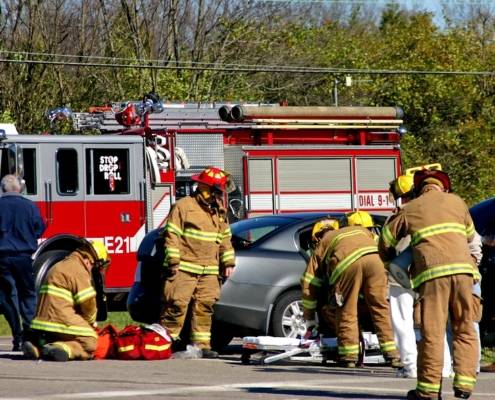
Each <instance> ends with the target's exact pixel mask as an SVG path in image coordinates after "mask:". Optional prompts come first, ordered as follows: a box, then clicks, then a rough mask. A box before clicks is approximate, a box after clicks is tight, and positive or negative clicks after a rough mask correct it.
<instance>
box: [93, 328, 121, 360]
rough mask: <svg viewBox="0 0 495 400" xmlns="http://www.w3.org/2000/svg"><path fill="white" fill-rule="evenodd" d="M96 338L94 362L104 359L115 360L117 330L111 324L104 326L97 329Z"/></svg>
mask: <svg viewBox="0 0 495 400" xmlns="http://www.w3.org/2000/svg"><path fill="white" fill-rule="evenodd" d="M97 333H98V337H97V341H96V350H95V353H94V355H93V357H94V359H95V360H104V359H106V358H117V343H116V338H117V329H116V328H115V326H113V325H112V324H108V325H105V326H104V327H103V328H101V329H97Z"/></svg>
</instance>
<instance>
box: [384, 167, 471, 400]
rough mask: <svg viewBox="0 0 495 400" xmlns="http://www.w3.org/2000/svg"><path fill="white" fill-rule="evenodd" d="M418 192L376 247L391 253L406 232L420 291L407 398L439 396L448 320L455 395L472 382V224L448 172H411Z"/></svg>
mask: <svg viewBox="0 0 495 400" xmlns="http://www.w3.org/2000/svg"><path fill="white" fill-rule="evenodd" d="M414 188H415V192H416V194H417V198H415V199H414V200H412V201H410V202H409V203H407V204H406V205H405V206H404V207H403V208H402V209H401V210H400V211H399V212H398V214H397V215H396V216H395V217H394V218H393V219H392V220H391V221H390V222H389V223H388V224H387V225H385V227H384V228H383V232H382V235H381V237H380V244H379V245H380V249H381V253H382V254H383V256H384V257H385V259H391V258H393V257H394V255H395V247H396V246H397V244H398V241H399V240H400V239H402V238H403V237H405V236H407V235H410V236H411V246H412V251H413V260H414V263H413V265H412V271H410V273H411V277H412V279H411V282H412V287H413V288H414V289H415V290H416V291H417V292H418V295H419V306H420V307H419V310H420V322H421V340H420V342H419V345H418V379H417V385H416V389H415V390H411V391H409V392H408V394H407V398H408V399H409V400H414V399H439V398H441V383H442V358H443V343H444V337H445V332H446V325H447V320H448V317H449V314H450V320H451V324H452V330H453V349H454V371H455V376H454V382H453V386H454V395H455V396H456V397H458V398H463V399H467V398H469V397H470V395H471V393H472V391H473V389H474V386H475V383H476V362H477V338H476V333H475V331H474V328H473V319H474V312H475V310H474V308H475V307H474V301H473V295H472V287H473V281H474V280H478V279H479V278H480V275H479V272H478V270H477V268H476V266H475V264H474V261H473V258H472V257H471V255H470V250H469V246H468V242H471V241H472V240H473V238H474V232H475V231H474V225H473V221H472V219H471V216H470V215H469V211H468V208H467V206H466V204H465V203H464V201H463V200H462V199H461V198H459V197H458V196H456V195H454V194H452V193H449V192H450V191H451V185H450V179H449V176H448V175H447V174H446V173H445V172H443V171H439V170H420V171H417V172H416V173H415V174H414Z"/></svg>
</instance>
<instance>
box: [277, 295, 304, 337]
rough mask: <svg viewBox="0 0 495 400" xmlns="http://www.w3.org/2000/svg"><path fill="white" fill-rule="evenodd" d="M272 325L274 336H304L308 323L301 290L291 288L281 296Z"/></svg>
mask: <svg viewBox="0 0 495 400" xmlns="http://www.w3.org/2000/svg"><path fill="white" fill-rule="evenodd" d="M271 327H272V333H273V335H274V336H280V337H297V336H301V337H302V336H304V334H305V333H306V323H305V322H304V318H303V307H302V301H301V292H300V291H299V290H291V291H289V292H287V293H284V294H283V295H282V296H280V298H279V299H278V300H277V303H276V304H275V307H274V308H273V314H272V322H271Z"/></svg>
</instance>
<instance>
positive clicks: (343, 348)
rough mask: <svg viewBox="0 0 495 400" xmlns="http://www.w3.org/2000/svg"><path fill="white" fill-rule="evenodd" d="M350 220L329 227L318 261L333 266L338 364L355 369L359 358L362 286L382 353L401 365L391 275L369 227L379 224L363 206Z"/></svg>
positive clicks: (317, 251)
mask: <svg viewBox="0 0 495 400" xmlns="http://www.w3.org/2000/svg"><path fill="white" fill-rule="evenodd" d="M347 223H348V225H349V226H347V227H344V228H341V229H339V230H329V231H328V232H327V233H326V234H325V235H324V236H323V238H322V239H321V241H320V243H319V244H318V246H317V247H316V249H315V252H314V261H313V262H315V263H317V264H318V268H325V269H328V274H329V278H328V279H329V285H330V300H329V301H330V304H331V305H332V306H334V307H335V308H336V320H337V323H336V325H337V341H338V354H339V365H341V366H343V367H347V368H354V367H355V366H356V362H357V361H358V355H359V326H358V299H359V294H360V292H361V291H362V292H363V294H364V298H365V300H366V303H367V305H368V307H369V309H370V311H371V317H372V319H373V322H374V324H375V327H376V328H377V331H378V338H379V341H380V348H381V350H382V352H383V355H384V357H385V359H386V360H387V361H388V362H389V363H390V364H391V365H392V366H394V367H400V366H401V364H400V360H399V357H398V353H397V349H396V347H395V343H394V339H393V333H392V328H391V326H390V311H389V307H388V302H387V298H386V290H387V277H386V275H385V269H384V266H383V263H382V262H381V260H380V257H379V256H378V254H377V252H378V249H377V246H376V242H375V240H374V237H373V233H372V232H371V231H370V230H369V229H367V228H371V227H373V225H374V224H373V221H372V218H371V216H370V215H369V214H368V213H366V212H364V211H356V212H354V213H351V214H348V215H347ZM359 225H361V226H359ZM306 315H308V314H306ZM309 316H310V315H308V317H309Z"/></svg>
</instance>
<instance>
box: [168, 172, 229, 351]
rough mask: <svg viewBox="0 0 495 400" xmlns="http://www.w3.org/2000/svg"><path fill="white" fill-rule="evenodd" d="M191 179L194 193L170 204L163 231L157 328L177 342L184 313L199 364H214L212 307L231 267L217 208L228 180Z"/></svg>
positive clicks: (213, 175) (207, 175) (221, 210)
mask: <svg viewBox="0 0 495 400" xmlns="http://www.w3.org/2000/svg"><path fill="white" fill-rule="evenodd" d="M192 179H193V180H194V181H196V182H198V187H197V190H196V191H195V192H194V194H193V195H191V196H187V197H185V198H183V199H180V200H179V201H177V203H175V204H174V206H173V207H172V210H171V211H170V214H169V216H168V219H167V224H166V226H165V229H164V237H165V265H164V266H165V268H167V272H168V278H167V280H166V282H165V287H164V299H165V307H164V310H163V312H162V315H161V323H162V325H163V326H165V327H166V328H167V329H168V330H169V333H170V335H171V336H172V338H173V339H174V340H176V339H178V338H179V334H180V332H181V330H182V327H183V325H184V320H185V317H186V314H187V311H188V308H189V307H190V312H191V337H190V339H191V342H192V344H193V345H195V346H197V347H198V348H200V349H202V355H203V357H204V358H214V357H217V356H218V354H217V353H216V352H215V351H213V350H211V345H210V338H211V322H212V314H213V305H214V304H215V303H216V301H217V300H218V299H219V297H220V279H219V275H221V276H223V277H225V278H228V277H230V275H231V274H232V271H233V267H234V265H235V256H234V250H233V248H232V243H231V241H230V240H231V236H232V235H231V232H230V226H229V223H228V221H227V212H226V209H225V207H224V206H223V196H224V193H225V191H226V190H227V186H228V184H229V182H228V179H229V177H228V175H227V173H225V172H224V171H222V170H220V169H218V168H213V167H211V168H207V169H205V170H204V171H203V172H201V173H200V174H198V175H194V176H192Z"/></svg>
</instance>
